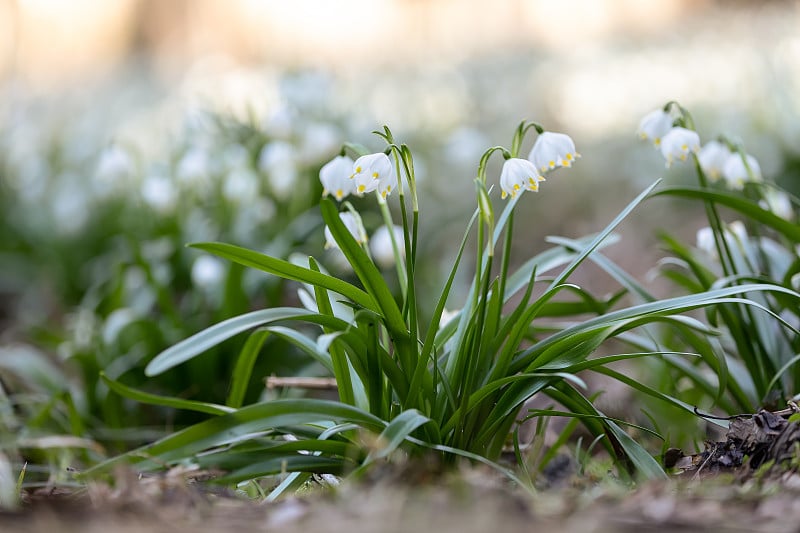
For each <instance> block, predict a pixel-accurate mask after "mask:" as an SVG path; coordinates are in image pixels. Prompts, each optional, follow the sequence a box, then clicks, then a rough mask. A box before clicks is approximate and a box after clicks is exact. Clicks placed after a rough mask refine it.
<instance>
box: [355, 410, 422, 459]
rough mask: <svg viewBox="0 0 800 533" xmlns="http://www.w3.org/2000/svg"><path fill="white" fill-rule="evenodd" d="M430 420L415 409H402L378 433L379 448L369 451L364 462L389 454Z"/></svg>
mask: <svg viewBox="0 0 800 533" xmlns="http://www.w3.org/2000/svg"><path fill="white" fill-rule="evenodd" d="M428 422H431V419H430V418H428V417H427V416H424V415H423V414H422V413H420V412H419V411H417V410H416V409H409V410H407V411H403V412H402V413H400V414H399V415H397V416H396V417H395V418H394V420H392V421H391V422H390V423H389V425H388V426H386V429H384V430H383V432H382V433H381V435H380V443H381V448H380V449H379V450H377V451H376V452H374V453H371V454H370V455H369V457H367V460H366V462H365V464H367V463H370V462H372V461H376V460H378V459H383V458H385V457H388V456H389V455H391V454H392V453H393V452H394V451H395V450H396V449H397V448H398V446H400V444H402V443H403V441H405V440H406V439H407V438H408V437H409V435H411V433H413V432H414V430H415V429H417V428H418V427H420V426H422V425H424V424H427V423H428Z"/></svg>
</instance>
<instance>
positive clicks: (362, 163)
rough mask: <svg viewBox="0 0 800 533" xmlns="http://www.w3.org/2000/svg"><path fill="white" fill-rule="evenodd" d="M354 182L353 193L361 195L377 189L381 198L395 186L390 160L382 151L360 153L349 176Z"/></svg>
mask: <svg viewBox="0 0 800 533" xmlns="http://www.w3.org/2000/svg"><path fill="white" fill-rule="evenodd" d="M350 177H351V178H352V179H353V180H354V183H355V193H356V194H357V195H359V196H360V195H362V194H365V193H368V192H372V191H374V190H377V191H378V192H379V193H380V195H381V196H382V197H383V198H386V196H388V195H389V193H391V192H392V189H394V188H395V187H397V176H396V175H395V172H394V168H393V167H392V161H391V160H390V159H389V156H387V155H386V154H384V153H383V152H378V153H376V154H369V155H362V156H361V157H359V158H358V159H356V162H355V163H353V173H352V175H351V176H350Z"/></svg>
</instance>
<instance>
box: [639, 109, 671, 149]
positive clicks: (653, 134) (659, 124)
mask: <svg viewBox="0 0 800 533" xmlns="http://www.w3.org/2000/svg"><path fill="white" fill-rule="evenodd" d="M671 129H672V117H671V116H670V114H669V113H667V112H666V111H664V110H663V109H656V110H655V111H651V112H649V113H648V114H646V115H645V116H644V117H642V120H641V121H640V122H639V128H638V129H637V130H636V133H638V134H639V137H641V138H642V140H646V139H650V140H652V141H653V145H654V146H656V147H657V146H658V145H660V144H661V140H662V139H663V137H664V135H666V134H667V133H668V132H669V130H671Z"/></svg>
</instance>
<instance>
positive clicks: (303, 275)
mask: <svg viewBox="0 0 800 533" xmlns="http://www.w3.org/2000/svg"><path fill="white" fill-rule="evenodd" d="M189 246H191V247H192V248H197V249H198V250H205V251H206V252H210V253H212V254H214V255H217V256H219V257H223V258H225V259H229V260H231V261H235V262H236V263H239V264H241V265H244V266H248V267H251V268H255V269H258V270H263V271H264V272H269V273H270V274H275V275H276V276H280V277H282V278H284V279H290V280H294V281H300V282H302V283H309V284H311V285H318V286H320V287H325V288H326V289H330V290H332V291H333V292H336V293H338V294H341V295H342V296H344V297H346V298H348V299H350V300H351V301H352V302H353V303H355V304H357V305H359V306H361V307H364V308H366V309H372V310H373V311H375V312H380V309H379V308H378V306H377V305H376V303H375V301H374V300H373V299H372V297H370V295H369V294H367V293H366V292H364V291H362V290H361V289H359V288H358V287H355V286H353V285H351V284H349V283H347V282H345V281H342V280H340V279H337V278H334V277H332V276H328V275H327V274H323V273H321V272H314V271H313V270H311V269H308V268H303V267H301V266H297V265H295V264H292V263H290V262H288V261H284V260H282V259H276V258H274V257H270V256H268V255H264V254H260V253H258V252H254V251H252V250H248V249H246V248H240V247H238V246H234V245H232V244H225V243H221V242H203V243H195V244H190V245H189Z"/></svg>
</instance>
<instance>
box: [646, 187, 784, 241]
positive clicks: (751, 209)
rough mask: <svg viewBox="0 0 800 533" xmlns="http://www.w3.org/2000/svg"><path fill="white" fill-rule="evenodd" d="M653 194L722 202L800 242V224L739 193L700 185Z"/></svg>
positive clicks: (666, 189)
mask: <svg viewBox="0 0 800 533" xmlns="http://www.w3.org/2000/svg"><path fill="white" fill-rule="evenodd" d="M653 196H678V197H681V198H693V199H697V200H705V201H709V202H713V203H716V204H721V205H724V206H725V207H729V208H731V209H733V210H735V211H738V212H740V213H741V214H743V215H746V216H748V217H750V218H751V219H753V220H755V221H757V222H761V223H762V224H764V225H766V226H769V227H771V228H772V229H774V230H775V231H777V232H779V233H782V234H783V235H784V236H785V237H786V238H788V239H791V240H792V241H793V242H800V225H799V224H795V223H793V222H790V221H788V220H786V219H784V218H781V217H779V216H778V215H776V214H775V213H773V212H772V211H769V210H767V209H763V208H761V207H760V206H759V205H758V204H757V203H755V202H753V201H752V200H748V199H746V198H743V197H742V196H741V195H738V194H732V193H729V192H725V191H717V190H712V189H702V188H699V187H666V188H664V189H661V190H659V191H656V192H655V193H653Z"/></svg>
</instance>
